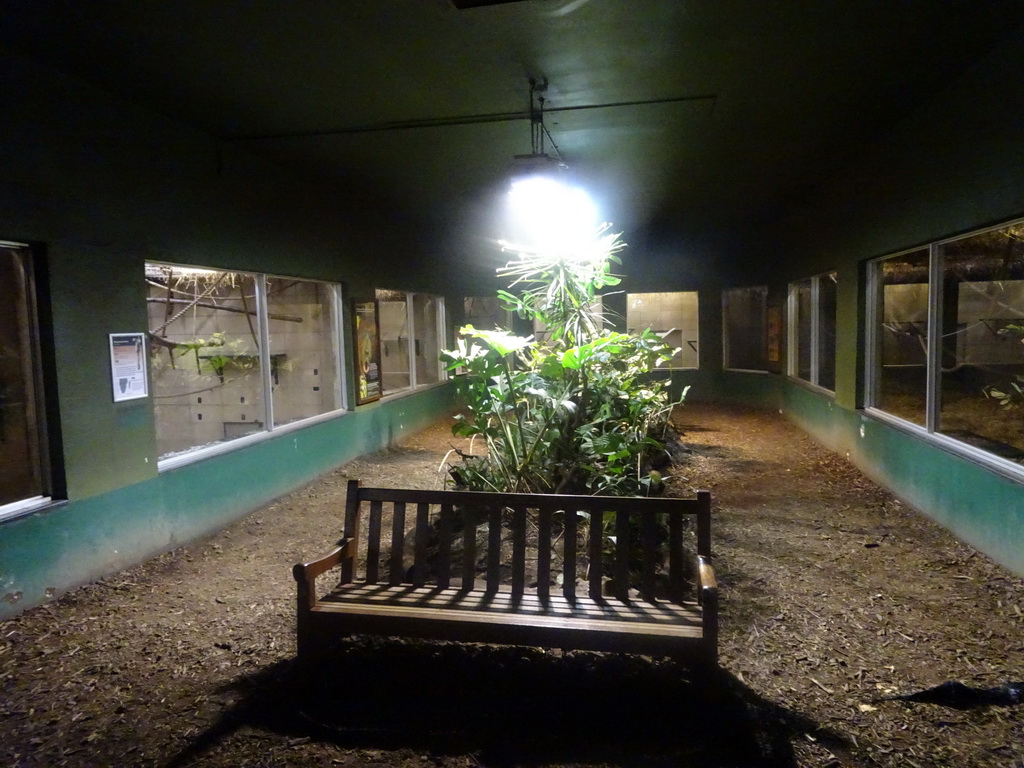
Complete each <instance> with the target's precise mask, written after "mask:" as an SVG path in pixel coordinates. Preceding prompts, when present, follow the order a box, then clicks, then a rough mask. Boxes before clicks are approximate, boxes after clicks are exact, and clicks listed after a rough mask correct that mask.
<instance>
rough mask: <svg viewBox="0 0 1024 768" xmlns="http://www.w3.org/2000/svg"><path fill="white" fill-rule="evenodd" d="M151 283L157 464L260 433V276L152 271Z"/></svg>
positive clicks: (172, 268) (162, 268) (163, 267)
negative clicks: (258, 280)
mask: <svg viewBox="0 0 1024 768" xmlns="http://www.w3.org/2000/svg"><path fill="white" fill-rule="evenodd" d="M146 283H147V286H148V296H147V303H148V309H149V332H150V370H151V373H152V383H153V402H154V410H155V413H156V435H157V454H158V456H159V458H161V459H165V458H169V457H171V456H174V455H177V454H181V453H186V452H189V451H193V450H196V449H197V448H203V447H206V446H211V445H216V444H217V443H222V442H224V441H226V440H232V439H234V438H237V437H243V436H245V435H249V434H252V433H254V432H258V431H260V430H262V429H263V425H264V420H265V409H264V404H263V380H262V375H261V372H260V354H259V348H260V333H261V330H260V325H259V322H260V319H259V313H258V312H257V301H256V279H255V276H254V275H250V274H245V273H242V272H222V271H218V270H212V269H194V268H190V267H177V266H167V265H154V264H149V265H147V266H146Z"/></svg>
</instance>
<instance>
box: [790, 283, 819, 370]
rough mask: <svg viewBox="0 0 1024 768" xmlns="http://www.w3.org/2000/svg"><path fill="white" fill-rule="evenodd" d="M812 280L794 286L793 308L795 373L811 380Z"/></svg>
mask: <svg viewBox="0 0 1024 768" xmlns="http://www.w3.org/2000/svg"><path fill="white" fill-rule="evenodd" d="M812 287H813V286H812V281H811V280H801V281H800V282H799V283H797V284H796V285H795V286H794V287H793V297H794V301H793V308H794V312H795V315H796V316H795V317H794V318H793V324H794V326H795V329H796V370H795V371H793V375H794V376H796V377H797V378H798V379H803V380H804V381H811V349H812V346H811V345H812V333H813V331H814V324H813V323H812V313H813V309H812V307H813V304H812V301H811V299H812V296H811V292H812Z"/></svg>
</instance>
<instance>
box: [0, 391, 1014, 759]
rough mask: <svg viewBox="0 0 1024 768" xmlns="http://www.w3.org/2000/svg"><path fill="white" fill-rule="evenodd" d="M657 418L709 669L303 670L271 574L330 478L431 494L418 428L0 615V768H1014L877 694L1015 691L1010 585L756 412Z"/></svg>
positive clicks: (382, 649)
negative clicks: (676, 439)
mask: <svg viewBox="0 0 1024 768" xmlns="http://www.w3.org/2000/svg"><path fill="white" fill-rule="evenodd" d="M676 423H677V424H678V425H679V426H680V428H681V430H682V432H683V437H682V440H683V442H684V444H685V445H686V446H687V447H688V449H689V450H690V453H689V454H688V456H687V458H686V460H685V461H684V462H682V463H680V464H679V465H678V466H676V467H675V469H674V471H673V476H672V477H671V479H670V480H669V482H668V492H669V493H670V494H687V493H689V492H690V491H692V490H693V489H696V488H708V489H710V490H711V491H712V493H713V495H714V503H715V513H714V529H713V530H714V546H715V548H716V551H715V565H716V568H717V571H718V577H719V582H720V585H721V588H722V596H721V603H722V612H723V617H722V652H721V670H720V671H719V672H717V673H713V674H711V675H710V676H708V675H699V674H697V673H696V672H694V671H692V670H687V669H684V668H680V667H677V666H676V665H675V664H673V663H671V662H669V661H667V660H659V659H653V660H652V659H644V658H638V657H616V656H599V655H595V654H585V653H569V654H565V655H563V654H561V653H560V652H559V653H555V652H546V651H542V650H537V649H523V648H511V649H509V648H504V649H502V648H491V647H474V646H459V645H453V644H428V643H413V642H403V641H394V640H392V641H379V640H360V641H356V642H351V643H349V644H347V645H345V646H344V647H343V648H342V649H339V652H338V655H337V658H336V659H335V660H334V662H332V663H331V665H330V666H329V667H325V668H324V669H322V670H321V671H320V673H319V674H317V675H315V676H313V677H310V676H306V675H303V674H301V673H300V671H299V670H298V669H297V668H296V666H295V665H294V664H293V663H292V659H293V655H294V626H293V625H294V608H293V602H294V597H293V582H292V579H291V574H290V569H291V565H292V564H293V563H295V562H297V561H299V560H305V559H310V558H311V557H313V556H314V555H317V554H320V553H322V552H323V551H325V550H326V549H327V548H329V546H330V545H331V544H333V542H334V541H335V540H336V539H337V538H338V536H339V533H340V530H339V529H340V515H341V508H342V503H343V497H344V486H345V481H346V480H347V479H348V478H350V477H358V478H360V479H362V480H363V481H364V482H365V483H366V484H368V485H386V486H406V487H436V486H437V485H438V483H439V482H440V477H441V475H440V474H439V472H438V467H439V465H440V464H441V463H442V459H443V457H444V455H445V453H446V451H447V450H448V448H449V447H450V446H451V445H452V444H453V442H454V441H453V440H452V438H451V437H450V435H449V434H448V432H447V429H446V427H445V425H437V426H436V427H434V428H432V429H430V430H428V431H426V432H424V433H421V434H420V435H417V436H415V437H413V438H412V439H410V440H408V441H406V442H405V443H404V444H403V445H402V446H401V447H398V448H396V449H392V450H389V451H385V452H382V453H380V454H377V455H375V456H371V457H367V458H363V459H359V460H357V461H354V462H351V463H349V464H347V465H345V466H344V467H342V468H341V469H339V470H337V471H336V472H334V473H332V474H330V475H329V476H327V477H325V478H323V479H322V480H320V481H319V482H317V483H315V484H314V485H311V486H309V487H308V488H305V489H303V490H301V491H298V492H296V493H294V494H292V495H290V496H288V497H286V498H283V499H280V500H278V501H276V502H274V503H273V504H270V505H268V506H266V507H264V508H263V509H260V510H258V511H257V512H255V513H254V514H252V515H250V516H248V517H247V518H245V519H244V520H242V521H240V522H238V523H237V524H235V525H234V526H232V527H231V528H229V529H228V530H226V531H224V532H223V533H221V534H219V535H217V536H215V537H213V538H211V539H208V540H206V541H203V542H199V543H196V544H193V545H190V546H188V547H183V548H181V549H178V550H175V551H174V552H171V553H169V554H166V555H164V556H162V557H159V558H157V559H155V560H153V561H151V562H149V563H146V564H144V565H142V566H139V567H137V568H133V569H131V570H128V571H125V572H123V573H120V574H118V575H116V576H112V577H110V578H108V579H105V580H103V581H102V582H100V583H97V584H93V585H90V586H86V587H82V588H80V589H78V590H75V591H73V592H71V593H69V594H67V595H65V596H64V597H62V598H61V599H59V600H57V601H55V602H53V603H52V604H49V605H46V606H43V607H41V608H37V609H34V610H31V611H28V612H26V613H25V614H23V615H21V616H19V617H17V618H15V619H11V620H8V621H5V622H3V623H2V624H0V681H2V684H3V691H4V693H3V698H2V699H0V765H4V766H60V765H69V766H167V767H168V768H170V767H172V766H225V767H226V766H286V765H295V766H299V765H301V766H400V767H401V768H414V767H417V766H512V765H551V766H580V765H588V766H595V765H608V766H723V767H724V766H828V767H831V768H838V767H839V766H865V767H867V766H891V767H893V768H896V767H897V766H898V767H903V766H956V767H957V768H969V767H970V766H998V767H999V768H1022V767H1024V703H1021V704H1020V705H1014V704H1013V703H1010V702H1007V703H986V702H984V701H983V702H980V703H978V702H974V701H972V700H970V699H968V698H965V697H964V696H963V695H962V694H963V691H962V690H961V691H960V693H961V696H960V697H959V698H955V699H948V698H947V699H945V700H942V701H940V703H931V702H922V701H912V700H907V699H903V698H894V697H899V696H905V695H907V694H911V693H914V692H919V691H923V690H926V689H929V688H931V687H933V686H937V685H939V684H942V683H945V682H947V681H954V680H955V681H960V682H962V683H964V684H966V685H968V686H971V687H972V688H983V689H988V688H991V687H995V686H1000V685H1002V684H1005V683H1012V682H1015V681H1019V680H1022V679H1024V631H1022V630H1024V616H1022V612H1024V590H1022V586H1024V582H1022V580H1021V579H1020V578H1017V577H1015V576H1014V575H1012V574H1011V573H1008V572H1007V571H1006V570H1004V569H1002V568H1000V567H999V566H997V565H995V564H993V563H992V562H991V561H990V560H988V559H987V558H986V557H984V556H983V555H981V554H980V553H978V552H976V551H975V550H973V549H972V548H971V547H969V546H966V545H964V544H961V543H959V542H957V541H956V540H955V539H953V538H952V537H951V536H949V535H948V534H946V533H945V532H943V531H942V530H941V529H939V528H937V527H936V526H935V525H933V524H931V523H930V522H928V521H927V520H926V519H924V518H923V517H921V516H920V515H918V514H916V513H915V512H914V511H912V510H910V509H907V508H906V507H905V506H903V505H902V504H900V502H898V501H897V500H896V499H894V498H893V497H892V496H891V495H889V494H888V493H886V492H884V491H882V490H881V489H879V488H878V487H877V486H875V485H874V484H873V483H871V482H870V481H868V480H867V479H865V478H864V477H863V476H862V475H861V474H860V473H858V472H857V471H856V470H855V469H854V468H852V467H851V466H850V465H849V464H848V463H847V462H846V461H845V460H843V459H842V458H839V457H837V456H835V455H833V454H831V453H829V452H828V451H825V450H823V449H822V448H821V447H820V446H819V445H817V444H816V443H815V442H813V441H812V440H810V439H809V438H807V437H806V436H805V435H803V434H802V433H801V432H799V431H798V430H796V429H795V428H794V427H792V426H791V425H789V424H788V423H787V422H785V421H784V420H783V419H782V418H781V417H780V416H778V415H775V414H770V413H764V412H756V411H743V410H736V409H724V408H719V407H711V406H705V405H696V404H693V405H688V406H686V407H685V408H683V409H681V410H680V411H678V412H677V414H676ZM950 693H957V691H956V690H955V689H954V690H950V689H944V690H942V691H940V692H939V698H940V699H942V694H950Z"/></svg>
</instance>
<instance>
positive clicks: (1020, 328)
mask: <svg viewBox="0 0 1024 768" xmlns="http://www.w3.org/2000/svg"><path fill="white" fill-rule="evenodd" d="M999 335H1001V336H1010V337H1012V338H1015V339H1016V340H1017V341H1019V342H1020V343H1022V344H1024V325H1018V324H1015V323H1008V324H1007V325H1006V326H1004V327H1003V328H1000V329H999ZM983 391H984V393H985V397H988V398H991V399H992V400H995V401H996V402H998V403H999V405H1000V407H1002V408H1005V409H1011V408H1020V407H1021V406H1022V405H1024V376H1021V375H1019V374H1018V375H1015V376H1014V377H1013V379H1012V380H1008V381H1005V382H1003V383H1002V384H1000V385H998V386H996V385H993V384H989V385H988V386H986V387H985V388H984V390H983Z"/></svg>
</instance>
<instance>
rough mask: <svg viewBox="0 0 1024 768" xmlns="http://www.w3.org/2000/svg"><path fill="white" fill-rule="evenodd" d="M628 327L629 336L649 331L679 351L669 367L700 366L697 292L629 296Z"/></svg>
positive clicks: (627, 297)
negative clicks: (648, 329)
mask: <svg viewBox="0 0 1024 768" xmlns="http://www.w3.org/2000/svg"><path fill="white" fill-rule="evenodd" d="M626 328H627V330H628V332H629V333H640V332H642V331H643V330H645V329H647V328H650V329H651V330H652V331H654V333H656V334H658V335H659V336H661V337H662V338H663V339H664V340H665V342H666V343H667V344H669V345H670V346H672V347H673V348H675V349H678V350H679V351H678V352H676V354H675V355H674V356H673V357H672V359H671V360H670V361H669V362H668V363H667V364H666V367H668V368H697V367H698V354H697V349H698V343H699V341H698V339H699V335H698V324H697V292H696V291H675V292H664V293H629V294H627V295H626Z"/></svg>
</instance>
